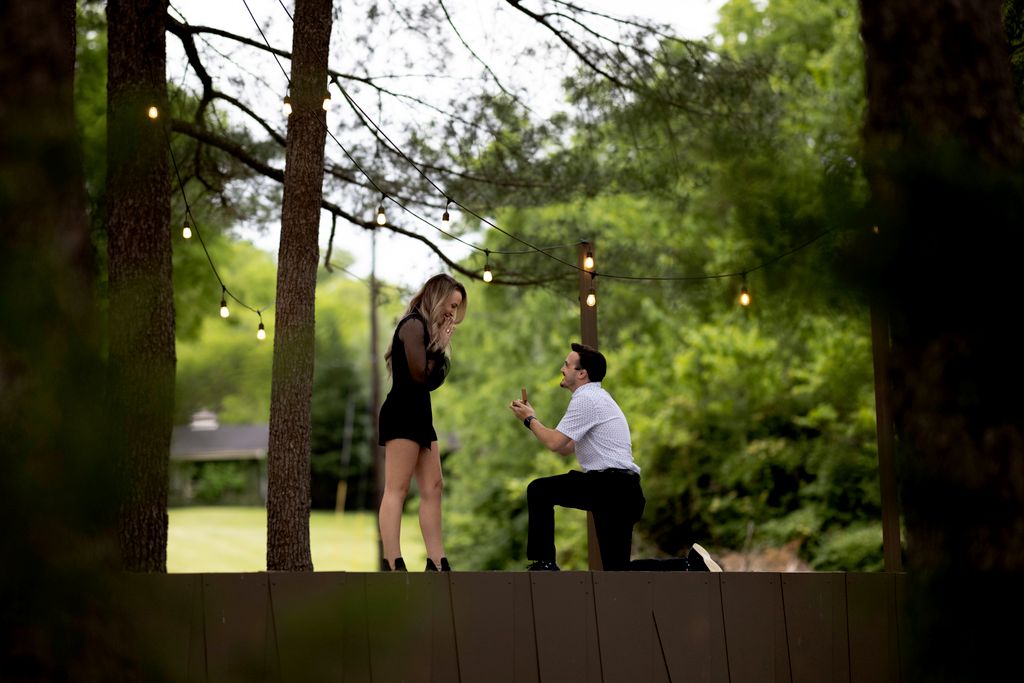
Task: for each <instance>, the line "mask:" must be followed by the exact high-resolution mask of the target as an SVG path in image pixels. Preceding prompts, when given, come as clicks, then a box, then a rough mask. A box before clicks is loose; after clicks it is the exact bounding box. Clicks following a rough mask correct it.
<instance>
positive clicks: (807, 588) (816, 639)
mask: <svg viewBox="0 0 1024 683" xmlns="http://www.w3.org/2000/svg"><path fill="white" fill-rule="evenodd" d="M844 581H845V578H844V577H843V575H842V574H829V573H822V574H814V573H793V574H783V575H782V604H783V613H784V615H785V622H786V635H787V640H788V643H789V656H790V662H791V665H792V672H793V682H794V683H825V682H826V681H831V682H832V683H849V681H850V670H849V663H848V660H847V655H846V651H847V644H846V638H845V628H843V629H842V631H843V632H842V633H837V632H836V625H837V623H842V624H845V623H846V605H845V601H843V602H842V603H841V604H839V605H837V604H836V584H837V583H839V584H840V587H843V586H842V583H843V582H844ZM841 595H843V596H844V597H845V591H843V592H842V593H841Z"/></svg>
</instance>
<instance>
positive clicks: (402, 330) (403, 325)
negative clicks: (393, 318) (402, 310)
mask: <svg viewBox="0 0 1024 683" xmlns="http://www.w3.org/2000/svg"><path fill="white" fill-rule="evenodd" d="M412 320H417V321H419V323H420V325H421V326H422V329H423V333H424V334H429V332H428V329H429V328H428V327H427V319H426V318H424V317H423V314H422V313H420V312H419V310H418V309H413V311H412V312H411V313H409V314H407V315H406V316H405V317H404V318H402V319H401V320H399V321H398V325H396V326H395V332H396V333H397V334H398V335H399V336H401V335H404V334H406V330H410V328H411V330H415V329H416V325H415V324H412V325H410V324H409V322H410V321H412Z"/></svg>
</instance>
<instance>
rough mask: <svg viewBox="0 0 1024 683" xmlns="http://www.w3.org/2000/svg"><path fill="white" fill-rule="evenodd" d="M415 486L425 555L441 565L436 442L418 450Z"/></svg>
mask: <svg viewBox="0 0 1024 683" xmlns="http://www.w3.org/2000/svg"><path fill="white" fill-rule="evenodd" d="M416 486H417V487H418V488H419V490H420V531H421V532H423V543H424V545H426V547H427V557H429V558H430V559H432V560H433V561H434V564H435V565H437V566H438V567H440V566H441V558H442V557H444V541H443V540H442V537H441V493H442V491H443V490H444V477H443V476H442V474H441V454H440V451H438V448H437V442H436V441H434V442H433V443H431V444H430V448H429V449H427V448H424V449H422V450H420V457H419V459H418V461H417V463H416Z"/></svg>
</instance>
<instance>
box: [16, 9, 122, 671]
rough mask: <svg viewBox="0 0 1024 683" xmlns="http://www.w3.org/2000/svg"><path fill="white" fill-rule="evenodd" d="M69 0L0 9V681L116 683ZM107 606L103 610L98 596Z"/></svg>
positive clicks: (98, 370) (92, 277)
mask: <svg viewBox="0 0 1024 683" xmlns="http://www.w3.org/2000/svg"><path fill="white" fill-rule="evenodd" d="M75 4H76V3H75V2H74V0H34V1H33V2H4V3H0V292H2V293H3V295H2V296H0V444H2V446H0V448H2V452H3V455H2V457H0V515H2V516H3V519H5V520H7V522H8V523H7V524H6V525H5V529H4V532H3V534H2V535H0V557H2V558H3V559H2V560H0V604H2V605H3V618H2V619H0V671H2V672H3V675H2V677H3V679H4V680H17V681H55V680H79V681H102V680H121V679H122V677H121V676H120V675H119V674H115V671H116V669H117V667H116V665H115V664H114V663H113V662H115V661H120V660H117V659H116V658H115V657H113V656H111V646H112V645H113V644H114V643H116V639H117V631H116V629H115V628H114V623H113V620H112V619H110V618H109V615H108V612H107V608H108V607H109V600H107V599H106V596H107V591H106V589H105V588H104V587H103V584H102V583H101V580H102V576H103V575H102V573H101V572H100V571H98V570H101V569H105V568H109V567H112V566H115V565H116V563H117V551H116V533H115V531H114V529H115V527H116V518H115V511H116V498H115V495H114V494H115V492H114V490H113V488H112V486H111V485H110V481H111V479H112V474H113V467H112V463H111V462H110V458H109V452H108V451H107V449H106V439H105V434H104V429H103V425H104V421H103V402H102V400H101V399H102V390H103V382H104V368H103V363H102V354H101V341H100V327H101V326H100V314H99V310H98V306H97V303H96V301H97V299H96V260H95V254H94V250H93V246H92V244H91V243H90V239H89V227H88V224H87V221H86V214H85V192H84V186H83V182H84V179H83V170H82V156H81V150H80V147H79V141H78V136H77V131H76V128H75V117H74V106H73V99H72V96H73V77H74V65H75V33H74V32H75ZM101 596H103V597H101Z"/></svg>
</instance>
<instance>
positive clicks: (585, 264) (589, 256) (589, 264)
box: [583, 251, 594, 270]
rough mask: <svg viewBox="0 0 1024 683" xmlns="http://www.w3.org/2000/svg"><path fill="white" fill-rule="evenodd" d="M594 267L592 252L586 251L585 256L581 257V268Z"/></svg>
mask: <svg viewBox="0 0 1024 683" xmlns="http://www.w3.org/2000/svg"><path fill="white" fill-rule="evenodd" d="M593 269H594V252H592V251H588V252H587V255H586V257H585V258H584V259H583V270H593Z"/></svg>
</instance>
